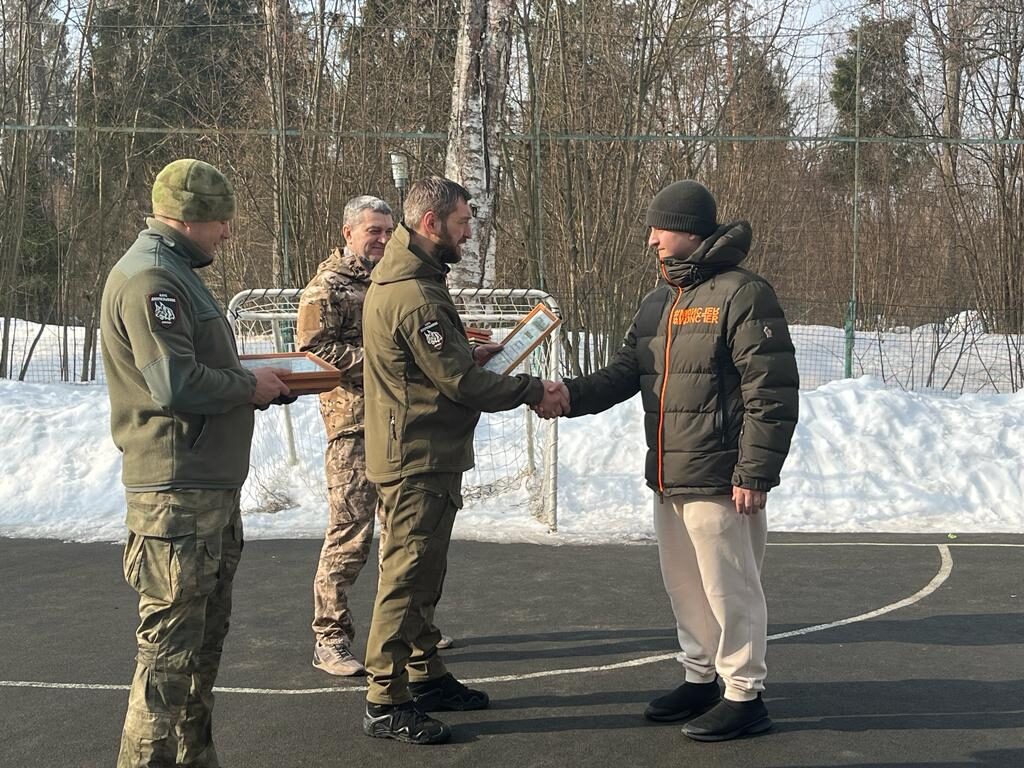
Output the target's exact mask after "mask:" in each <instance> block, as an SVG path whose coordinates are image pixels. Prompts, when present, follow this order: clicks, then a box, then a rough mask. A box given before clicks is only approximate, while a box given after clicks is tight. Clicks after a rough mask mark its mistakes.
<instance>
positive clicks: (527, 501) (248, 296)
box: [228, 288, 561, 531]
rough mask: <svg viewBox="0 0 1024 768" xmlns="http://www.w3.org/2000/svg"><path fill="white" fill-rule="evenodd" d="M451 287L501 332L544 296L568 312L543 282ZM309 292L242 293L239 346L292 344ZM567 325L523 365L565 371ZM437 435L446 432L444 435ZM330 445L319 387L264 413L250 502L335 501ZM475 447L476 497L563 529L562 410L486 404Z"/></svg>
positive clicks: (273, 505) (473, 318) (256, 505)
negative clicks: (554, 415) (551, 415)
mask: <svg viewBox="0 0 1024 768" xmlns="http://www.w3.org/2000/svg"><path fill="white" fill-rule="evenodd" d="M451 293H452V299H453V300H454V302H455V304H456V307H457V308H458V310H459V314H460V316H461V317H462V320H463V322H464V323H465V324H466V326H467V327H473V328H485V329H490V330H491V331H492V332H493V335H492V340H493V341H495V342H500V341H501V340H502V339H503V338H504V337H505V336H506V335H507V334H508V332H509V331H510V330H512V328H514V327H515V326H516V324H517V323H518V322H519V321H520V320H522V319H523V318H524V317H525V316H526V315H527V314H528V313H529V312H530V310H531V309H533V308H534V307H535V306H536V305H537V304H538V303H543V304H545V305H546V306H547V307H548V308H549V309H551V310H552V311H553V312H554V313H555V314H559V308H558V304H557V302H555V300H554V299H553V298H552V297H551V296H550V294H547V293H545V292H544V291H538V290H530V289H470V288H460V289H453V290H452V292H451ZM301 294H302V289H301V288H269V289H268V288H252V289H249V290H246V291H242V292H240V293H238V294H236V295H235V296H234V297H233V298H232V299H231V302H230V303H229V305H228V318H229V320H230V321H231V324H232V327H233V329H234V333H235V338H236V339H237V341H238V350H239V352H240V353H241V354H258V353H266V352H290V351H293V350H294V348H295V322H296V318H297V316H298V304H299V297H300V296H301ZM559 330H560V329H558V328H556V329H555V331H554V332H553V333H552V334H551V335H550V336H549V337H548V338H547V339H545V341H544V342H543V343H542V344H540V345H539V346H538V347H537V348H536V349H535V350H534V351H533V352H532V353H531V354H530V355H529V356H528V357H527V358H526V359H524V360H523V361H522V362H521V363H520V364H519V366H518V367H517V369H516V371H515V372H516V373H520V372H524V373H530V374H532V375H534V376H539V377H541V378H545V379H556V378H558V375H559V368H560V363H559V350H560V349H561V339H560V336H559ZM438 439H439V440H443V439H444V436H443V435H438ZM325 447H326V438H325V435H324V428H323V423H322V422H321V420H320V415H319V409H318V398H316V397H312V396H307V397H300V398H299V399H298V401H296V402H295V403H294V404H292V405H289V406H285V407H283V408H274V409H272V410H271V411H270V412H269V413H268V414H264V415H263V416H262V417H261V418H259V419H257V429H256V434H255V435H254V436H253V445H252V461H251V463H252V468H251V470H250V473H249V480H248V481H247V482H246V486H245V489H243V507H244V508H245V509H247V510H251V511H261V512H275V511H279V510H283V509H289V508H292V507H295V506H300V505H305V504H315V505H320V506H326V503H327V492H326V487H325V479H324V466H323V455H324V449H325ZM474 452H475V454H476V466H475V467H474V468H473V469H472V470H470V471H469V472H467V473H466V475H465V478H464V480H463V498H464V499H465V502H466V504H467V506H468V505H471V504H486V505H491V506H492V507H493V508H494V509H495V510H497V511H500V512H501V513H503V514H515V513H516V511H517V510H525V511H527V512H529V513H530V514H532V515H533V516H534V517H536V518H537V519H538V520H540V521H541V522H542V523H544V524H545V525H547V526H548V528H549V529H550V530H552V531H554V530H556V529H557V522H558V517H557V495H558V494H557V485H558V460H557V459H558V455H557V452H558V420H557V419H552V420H550V421H545V420H543V419H539V418H537V417H536V416H535V415H534V413H533V411H531V410H530V409H529V408H527V407H525V406H523V407H520V408H516V409H514V410H511V411H504V412H501V413H490V414H488V413H485V414H483V415H482V417H481V419H480V424H479V425H478V426H477V430H476V437H475V441H474ZM325 519H326V518H325Z"/></svg>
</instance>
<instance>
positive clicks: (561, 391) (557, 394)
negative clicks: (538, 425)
mask: <svg viewBox="0 0 1024 768" xmlns="http://www.w3.org/2000/svg"><path fill="white" fill-rule="evenodd" d="M543 384H544V397H543V398H542V399H541V401H540V402H539V403H537V404H536V405H531V406H530V407H531V408H532V409H533V412H534V413H536V414H537V415H538V416H540V417H541V418H542V419H557V418H558V417H559V416H568V415H569V411H570V410H571V409H572V408H571V405H572V404H571V403H570V402H569V388H568V387H567V386H565V382H562V381H544V382H543Z"/></svg>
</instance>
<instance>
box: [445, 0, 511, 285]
mask: <svg viewBox="0 0 1024 768" xmlns="http://www.w3.org/2000/svg"><path fill="white" fill-rule="evenodd" d="M512 7H513V3H512V1H511V0H463V2H462V22H461V24H460V27H459V41H458V48H457V51H456V54H455V80H454V85H453V87H452V110H451V120H450V123H449V128H448V152H447V157H446V160H445V175H446V176H447V177H448V178H450V179H454V180H456V181H458V182H460V183H461V184H462V185H463V186H464V187H466V189H467V190H469V194H470V195H471V196H472V197H473V205H474V206H475V208H476V217H475V220H474V226H473V236H472V237H471V238H470V239H469V241H468V242H467V243H466V244H465V245H463V247H462V261H461V262H459V263H458V264H456V265H455V268H454V269H453V270H452V274H451V280H452V283H453V284H454V285H457V286H463V287H487V286H490V285H493V283H494V272H495V263H494V254H495V251H496V248H497V237H496V235H497V231H496V228H495V209H496V207H497V203H498V190H499V186H500V181H501V178H500V171H501V168H500V160H501V155H500V152H499V148H498V147H499V143H500V141H501V126H502V120H503V117H504V111H505V93H506V90H507V87H508V61H509V50H510V48H511V20H512Z"/></svg>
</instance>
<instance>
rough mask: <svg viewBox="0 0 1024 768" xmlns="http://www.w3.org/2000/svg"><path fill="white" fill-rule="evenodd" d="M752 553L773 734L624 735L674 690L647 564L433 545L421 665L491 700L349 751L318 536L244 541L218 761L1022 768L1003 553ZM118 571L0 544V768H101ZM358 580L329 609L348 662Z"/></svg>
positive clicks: (1015, 587) (979, 548)
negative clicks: (339, 620) (435, 636)
mask: <svg viewBox="0 0 1024 768" xmlns="http://www.w3.org/2000/svg"><path fill="white" fill-rule="evenodd" d="M769 541H770V544H769V547H768V554H767V557H766V563H765V579H764V580H765V590H766V592H767V594H768V605H769V621H770V627H769V632H770V634H771V635H772V637H773V638H774V639H772V640H771V642H770V643H769V649H768V651H769V654H768V663H769V680H768V690H767V693H766V696H765V699H766V702H767V704H768V709H769V712H770V714H771V716H772V718H773V720H774V721H775V724H776V727H775V730H774V731H773V732H771V733H769V734H767V735H764V736H759V737H756V738H749V739H741V740H737V741H734V742H728V743H722V744H697V743H694V742H691V741H689V740H688V739H686V738H685V737H684V736H682V735H681V734H680V732H679V726H678V725H671V724H669V725H655V724H652V723H647V722H646V721H644V720H643V718H642V717H641V714H640V713H641V712H642V711H643V708H644V706H645V704H646V703H647V701H649V700H650V699H652V698H654V697H656V696H658V695H660V694H661V693H663V692H664V691H666V690H668V689H670V688H672V687H674V686H676V685H677V684H678V683H679V682H681V674H682V672H681V667H680V666H679V664H678V663H677V662H676V661H674V659H673V655H674V653H675V652H676V651H677V650H678V649H677V647H676V644H675V634H674V630H673V628H672V617H671V611H670V609H669V605H668V599H667V597H666V596H665V594H664V591H663V589H662V586H661V580H660V575H659V572H658V564H657V550H656V547H654V546H653V545H622V546H592V547H544V546H534V545H496V544H481V543H473V542H462V541H458V542H454V543H453V545H452V551H451V557H450V565H449V575H448V580H447V583H446V593H445V598H444V600H443V601H442V603H441V605H440V607H439V609H438V617H437V618H438V624H439V626H440V627H441V628H442V629H443V630H444V631H445V632H446V633H449V634H453V635H454V636H455V637H456V638H457V645H456V647H455V648H453V649H451V650H450V651H447V652H445V658H446V660H447V661H448V664H449V667H450V669H451V670H452V671H453V672H454V673H455V674H456V675H457V676H458V677H460V678H461V679H464V680H467V681H470V680H487V681H488V682H480V683H479V687H482V688H485V689H486V690H487V691H488V692H489V693H490V695H491V698H492V702H493V705H492V708H491V709H489V710H486V711H482V712H472V713H444V714H442V715H441V717H443V718H444V719H445V720H446V721H447V722H448V723H449V724H450V725H452V727H453V732H454V738H453V742H452V743H451V744H447V745H442V746H437V747H410V746H406V745H402V744H398V743H394V742H385V741H379V740H375V739H369V738H367V737H366V736H364V735H363V734H362V731H361V728H360V719H361V712H362V707H363V693H362V692H361V691H357V690H352V689H353V688H356V687H358V686H359V685H361V681H359V680H358V679H356V680H352V679H338V678H332V677H329V676H327V675H325V674H323V673H322V672H319V671H318V670H315V669H313V667H312V666H311V664H310V660H311V652H312V635H311V632H310V629H309V623H310V620H311V612H312V596H311V583H312V578H313V573H314V571H315V568H316V559H317V555H318V553H319V546H320V545H319V542H317V541H313V540H303V541H253V542H249V543H247V545H246V548H245V552H244V555H243V559H242V565H241V567H240V569H239V573H238V577H237V579H236V589H235V609H234V616H233V620H232V627H231V632H230V634H229V636H228V640H227V645H226V648H225V654H224V662H223V664H222V668H221V675H220V678H219V680H218V687H219V688H220V689H221V691H220V693H219V694H218V696H217V705H216V710H215V716H214V723H215V735H216V741H217V747H218V752H219V754H220V757H221V761H222V763H223V765H224V766H226V767H227V768H242V767H245V768H259V767H262V766H268V767H271V766H272V767H273V768H290V767H291V766H359V767H360V768H362V767H363V766H405V765H415V766H416V767H417V768H421V767H422V768H430V767H431V766H560V767H563V766H577V765H580V766H582V765H587V766H604V765H609V766H673V767H675V766H688V765H690V766H736V767H737V768H739V767H740V766H743V768H783V767H784V766H793V767H795V768H809V767H811V766H857V768H868V767H871V768H875V767H876V766H900V767H901V768H918V767H923V766H929V767H931V768H966V767H967V766H989V767H996V766H998V767H999V768H1024V645H1022V643H1024V611H1022V606H1024V536H1011V535H1000V536H960V537H958V538H956V539H948V538H946V537H942V536H881V535H879V536H853V535H849V536H847V535H829V536H826V535H784V534H775V535H772V536H770V539H769ZM374 557H375V555H371V563H372V562H373V558H374ZM120 558H121V548H120V547H119V546H117V545H111V544H62V543H59V542H54V541H38V540H23V539H0V584H2V585H3V588H2V589H0V768H8V766H10V767H11V768H13V767H14V766H18V768H31V767H34V766H45V767H46V768H53V767H55V766H113V764H114V761H115V756H116V750H117V743H118V738H119V733H120V728H121V723H122V719H123V717H124V710H125V706H126V700H127V683H128V681H129V680H130V676H131V671H132V667H133V655H134V642H133V632H134V627H135V623H136V615H135V597H134V593H133V592H132V591H131V590H130V589H129V587H128V586H127V585H125V584H124V582H123V580H122V578H121V573H120V571H121V565H120ZM370 575H372V570H371V571H370V572H368V573H366V574H364V578H363V579H361V580H360V582H359V583H358V584H357V585H356V587H355V589H354V591H353V595H352V604H353V608H354V611H355V615H356V621H357V631H358V633H359V637H358V639H357V642H356V651H357V652H358V653H361V652H362V650H363V643H364V642H365V636H366V627H367V623H368V621H369V617H370V610H371V605H372V600H373V591H374V583H373V579H372V578H365V577H366V576H370ZM843 622H846V623H843Z"/></svg>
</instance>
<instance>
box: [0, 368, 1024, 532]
mask: <svg viewBox="0 0 1024 768" xmlns="http://www.w3.org/2000/svg"><path fill="white" fill-rule="evenodd" d="M520 416H522V414H521V413H520ZM285 417H286V415H285V412H284V409H281V408H274V409H271V410H269V411H267V412H263V413H258V414H257V433H256V436H255V438H254V451H253V470H252V473H251V476H250V482H249V483H248V484H247V487H246V492H245V499H246V501H245V505H244V510H245V513H246V514H245V525H246V535H247V537H249V538H292V537H319V536H321V535H322V533H323V529H324V525H325V522H326V515H327V512H326V501H325V497H324V493H323V487H322V478H323V474H322V473H323V470H322V467H321V460H322V459H321V457H322V453H321V451H322V445H323V437H322V425H321V423H320V419H319V415H318V413H317V408H316V398H314V397H303V398H300V399H299V402H298V403H296V405H295V406H292V407H291V408H290V409H289V410H288V413H287V419H288V421H289V422H290V423H291V433H292V443H293V444H294V445H295V446H296V449H295V451H294V456H295V463H289V459H288V454H289V452H287V451H286V450H285V446H286V445H287V440H286V439H285V435H286V434H287V432H286V430H285V429H284V427H283V424H284V419H285ZM513 417H514V415H513ZM503 418H505V419H507V418H509V416H507V415H506V416H502V415H500V414H499V415H495V416H494V417H487V416H485V417H484V420H483V421H482V422H481V426H480V428H479V429H480V430H482V431H483V432H484V433H486V432H487V431H488V430H491V429H493V428H495V427H496V426H499V425H500V422H499V421H497V420H500V419H503ZM492 419H493V420H495V421H494V423H491V421H492ZM0 434H2V435H3V443H2V445H0V535H2V536H12V537H46V538H57V539H62V540H71V541H116V540H121V539H123V538H124V535H125V529H124V522H123V520H124V496H123V489H122V486H121V483H120V466H121V462H120V456H119V454H118V452H117V450H116V448H115V447H114V445H113V443H112V442H111V439H110V432H109V405H108V402H107V393H106V388H105V387H104V386H101V385H75V384H35V383H19V382H13V381H0ZM513 441H514V440H513ZM504 442H505V443H507V442H509V440H505V441H504ZM501 444H503V443H502V441H497V442H494V443H490V444H488V445H491V446H494V445H499V446H500V445H501ZM645 451H646V446H645V445H644V438H643V430H642V418H641V412H640V404H639V400H638V399H637V398H634V399H633V400H631V401H629V402H627V403H624V404H622V405H620V406H618V407H617V408H614V409H612V410H610V411H607V412H606V413H603V414H600V415H597V416H588V417H583V418H580V419H570V420H563V421H561V422H560V423H559V435H558V497H557V498H558V529H557V532H554V533H552V532H549V530H548V528H547V526H546V525H544V524H542V523H541V522H539V521H538V520H536V519H535V518H534V517H533V516H531V514H530V512H529V509H528V504H527V497H526V491H525V490H524V489H521V488H520V489H518V490H511V491H505V492H503V493H499V494H497V495H493V496H485V497H482V498H476V499H474V500H472V501H470V502H469V503H468V504H467V506H466V508H465V509H464V510H462V512H460V514H459V517H458V522H457V524H456V528H455V533H454V536H455V538H457V539H474V540H482V541H495V542H539V543H545V544H589V543H600V542H633V541H650V540H653V537H654V531H653V525H652V521H651V506H652V493H651V491H650V490H649V489H648V488H647V487H646V486H645V485H644V481H643V478H642V473H643V462H644V452H645ZM482 454H483V455H481V456H479V457H478V461H480V462H481V463H482V464H486V463H487V462H489V461H498V460H500V459H501V451H500V450H499V449H496V448H493V447H484V448H483V451H482ZM1022 470H1024V391H1020V392H1017V393H1016V394H1005V395H1000V394H975V395H963V396H961V397H958V398H952V397H948V396H938V395H932V394H917V393H912V392H903V391H900V390H893V389H887V388H886V387H884V386H883V385H882V383H881V382H880V381H879V380H878V379H875V378H870V377H864V378H860V379H847V380H842V381H835V382H832V383H829V384H826V385H824V386H821V387H819V388H817V389H814V390H810V391H805V392H802V393H801V397H800V423H799V425H798V427H797V430H796V434H795V436H794V439H793V448H792V451H791V453H790V456H789V459H788V461H787V463H786V467H785V469H784V471H783V474H782V484H781V485H780V486H779V487H778V488H776V489H775V490H773V491H772V492H771V494H770V495H769V503H768V521H769V528H770V529H771V530H774V531H826V532H828V531H831V532H869V531H870V532H902V533H966V532H1022V531H1024V479H1022V475H1024V471H1022Z"/></svg>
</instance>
